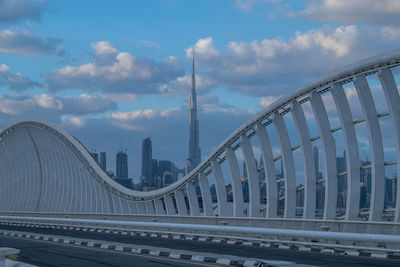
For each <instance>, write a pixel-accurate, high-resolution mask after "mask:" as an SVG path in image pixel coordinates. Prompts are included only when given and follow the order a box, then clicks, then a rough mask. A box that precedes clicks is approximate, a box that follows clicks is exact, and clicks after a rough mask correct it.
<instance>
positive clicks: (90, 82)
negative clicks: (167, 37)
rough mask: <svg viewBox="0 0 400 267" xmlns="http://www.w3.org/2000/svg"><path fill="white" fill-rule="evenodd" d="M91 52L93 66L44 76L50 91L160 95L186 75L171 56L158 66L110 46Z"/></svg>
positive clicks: (95, 47) (97, 45)
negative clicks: (164, 86)
mask: <svg viewBox="0 0 400 267" xmlns="http://www.w3.org/2000/svg"><path fill="white" fill-rule="evenodd" d="M92 48H93V54H94V58H95V61H94V62H92V63H87V64H83V65H80V66H66V67H63V68H61V69H57V70H55V71H51V72H47V73H44V76H45V77H46V80H47V85H48V87H49V89H50V90H53V91H55V90H61V89H82V90H101V91H105V92H130V93H135V94H144V93H159V92H160V90H159V87H160V85H162V84H164V83H168V82H169V81H172V80H175V79H176V78H177V77H180V76H183V74H184V69H183V64H182V63H181V62H180V61H179V60H178V59H176V58H175V57H172V56H170V57H167V58H166V59H164V60H163V61H161V62H155V61H153V60H151V59H148V58H145V57H140V56H137V55H132V54H130V53H127V52H120V51H118V50H117V49H116V47H115V46H113V45H112V44H110V43H108V42H97V43H93V44H92Z"/></svg>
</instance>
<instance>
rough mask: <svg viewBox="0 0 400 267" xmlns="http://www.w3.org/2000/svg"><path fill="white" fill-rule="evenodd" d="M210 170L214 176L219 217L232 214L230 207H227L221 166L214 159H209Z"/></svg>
mask: <svg viewBox="0 0 400 267" xmlns="http://www.w3.org/2000/svg"><path fill="white" fill-rule="evenodd" d="M211 170H212V173H213V175H214V178H215V189H216V192H217V200H218V215H219V216H220V217H222V216H232V211H231V210H230V207H228V203H227V197H226V189H225V181H224V176H223V174H222V170H221V166H220V165H219V164H218V163H217V161H216V160H212V161H211Z"/></svg>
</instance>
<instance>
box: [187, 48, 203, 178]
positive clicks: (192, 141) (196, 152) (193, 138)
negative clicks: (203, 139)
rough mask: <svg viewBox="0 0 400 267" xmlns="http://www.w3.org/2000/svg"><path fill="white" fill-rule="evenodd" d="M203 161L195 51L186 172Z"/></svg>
mask: <svg viewBox="0 0 400 267" xmlns="http://www.w3.org/2000/svg"><path fill="white" fill-rule="evenodd" d="M200 161H201V152H200V146H199V120H198V119H197V96H196V76H195V68H194V50H193V57H192V88H191V94H190V115H189V157H188V159H187V161H186V165H187V167H186V172H187V173H188V172H190V171H191V170H193V169H194V168H195V167H196V166H197V165H199V164H200Z"/></svg>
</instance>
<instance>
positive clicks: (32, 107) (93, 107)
mask: <svg viewBox="0 0 400 267" xmlns="http://www.w3.org/2000/svg"><path fill="white" fill-rule="evenodd" d="M117 108H118V105H117V102H115V101H113V100H112V99H110V98H109V97H108V96H107V95H88V94H81V95H78V96H57V95H49V94H40V95H28V94H26V95H17V96H15V95H11V96H3V97H0V111H1V112H2V113H4V114H9V115H15V116H17V115H24V114H29V116H34V117H39V118H41V117H50V118H55V117H58V116H61V115H68V114H69V115H87V114H98V113H104V112H106V111H111V110H116V109H117Z"/></svg>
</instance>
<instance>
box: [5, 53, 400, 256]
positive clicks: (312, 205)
mask: <svg viewBox="0 0 400 267" xmlns="http://www.w3.org/2000/svg"><path fill="white" fill-rule="evenodd" d="M399 65H400V50H395V51H392V52H389V53H386V54H381V55H378V56H374V57H371V58H367V59H365V60H362V61H360V62H357V63H355V64H352V65H349V66H346V67H343V68H342V69H340V70H338V71H335V72H332V73H329V74H328V75H326V76H323V77H321V78H319V79H317V80H314V81H312V82H310V83H308V84H306V85H304V86H302V87H300V88H298V89H296V90H294V91H292V92H291V93H289V94H287V95H285V96H283V97H281V98H280V99H278V100H277V101H275V102H274V103H272V104H271V105H269V106H268V107H266V108H265V109H264V110H262V111H261V112H259V113H257V114H256V115H254V116H253V117H252V118H251V119H249V120H248V121H247V122H245V123H244V124H243V125H242V126H240V127H239V128H238V129H236V130H235V131H234V132H233V133H232V134H231V135H229V136H228V137H227V138H225V140H223V141H222V142H221V143H220V144H219V145H218V147H216V149H215V150H214V151H213V152H212V153H211V154H209V155H208V156H207V158H205V159H204V160H203V161H202V162H201V163H200V164H199V165H198V166H197V167H196V168H195V169H194V170H192V171H191V172H190V173H189V174H188V175H186V176H185V177H183V178H182V179H180V180H179V181H177V182H176V183H174V184H171V185H169V186H167V187H165V188H161V189H158V190H154V191H150V192H138V191H133V190H130V189H127V188H125V187H123V186H121V185H119V184H118V183H116V182H115V181H114V180H112V179H111V178H110V177H108V176H107V174H106V173H105V172H104V171H103V170H102V169H101V168H100V166H99V165H98V164H97V163H96V161H95V160H94V159H93V158H92V157H91V155H90V153H89V152H88V150H87V149H86V148H85V147H84V146H83V145H82V144H81V143H80V142H79V141H78V140H77V139H75V138H74V137H72V136H71V135H70V134H68V133H67V132H65V131H64V130H63V129H61V128H59V127H58V126H56V125H54V124H51V123H49V122H45V121H41V120H24V121H20V122H17V123H15V124H13V125H11V126H10V127H8V128H6V129H5V130H3V131H2V132H1V133H0V184H1V187H0V212H1V214H0V215H1V216H0V222H2V223H3V224H8V225H10V224H11V225H15V224H18V225H20V224H23V225H37V226H46V227H67V228H71V229H78V228H79V229H82V228H85V229H102V230H107V229H114V230H117V231H121V230H122V231H139V232H142V233H164V234H180V235H187V236H212V237H214V238H228V239H240V240H243V239H245V240H250V241H251V242H264V243H270V244H285V245H289V246H295V247H296V246H297V247H299V246H305V247H310V248H312V247H314V248H315V247H319V248H320V249H324V248H331V249H351V250H354V251H367V252H368V253H370V254H371V253H375V252H377V253H383V254H384V255H387V256H390V255H394V254H396V253H400V250H399V249H400V236H399V231H400V223H399V220H400V194H397V196H396V199H395V205H394V208H393V207H391V208H385V206H384V198H385V167H386V166H395V168H396V169H397V173H400V96H399V92H398V85H397V84H396V80H395V78H394V75H393V71H396V70H397V69H398V66H399ZM396 68H397V69H396ZM371 77H377V78H378V79H379V84H371V82H370V80H371V79H370V78H371ZM347 87H354V88H355V92H356V95H357V98H358V100H359V104H360V106H361V110H362V114H363V116H362V117H361V118H353V114H352V109H353V108H354V107H353V106H352V105H353V102H349V100H348V97H347V96H346V90H345V88H347ZM371 88H378V89H379V90H381V91H382V92H383V95H384V97H385V100H386V104H387V105H386V106H387V109H386V110H384V111H383V112H378V110H381V106H378V109H377V105H382V103H377V102H376V99H374V96H373V95H374V94H373V93H372V91H371ZM328 98H330V99H333V101H332V103H331V102H327V100H326V99H328ZM324 99H325V100H324ZM307 106H308V107H307ZM309 107H310V108H309ZM332 113H334V114H333V115H332ZM328 114H329V115H328ZM330 116H334V117H337V118H338V119H339V121H340V125H339V126H338V127H332V126H331V119H330ZM383 118H384V119H385V123H388V122H389V123H390V127H389V128H390V129H391V131H392V139H393V140H391V141H390V142H392V143H393V144H395V145H394V147H393V150H395V153H396V159H395V160H393V161H385V153H386V151H385V149H384V145H383V137H382V129H381V126H382V124H383V123H382V121H381V120H382V119H383ZM310 121H313V122H314V123H315V125H314V126H315V127H317V129H318V135H315V136H311V134H310V132H311V131H310V128H311V127H314V126H313V125H310ZM289 123H292V124H293V125H291V126H292V127H291V128H290V125H288V124H289ZM358 124H360V125H364V126H365V127H364V128H362V129H363V132H362V133H361V134H363V135H365V136H368V140H367V143H368V147H369V151H370V155H369V158H370V164H369V165H361V162H360V160H361V159H360V153H359V147H358V141H357V140H358V139H359V138H360V132H359V131H356V126H357V125H358ZM292 128H293V129H295V131H296V132H295V135H296V136H297V140H298V144H294V142H293V140H292V139H293V138H292V136H293V134H292V133H291V132H289V130H288V129H292ZM364 129H365V130H364ZM338 134H341V135H342V136H343V141H340V140H339V139H337V137H336V136H337V135H338ZM274 136H275V137H276V138H274ZM315 142H319V143H320V145H321V148H322V155H323V157H322V158H323V162H324V167H325V168H324V170H323V177H322V178H321V177H318V176H319V175H318V173H317V172H316V169H315V155H314V153H313V146H314V144H315ZM276 147H277V148H279V149H278V152H277V151H276V149H274V148H276ZM341 147H343V148H344V150H345V151H346V158H345V160H346V166H347V168H346V170H345V171H344V172H338V170H337V166H336V155H337V151H339V150H340V149H339V148H341ZM255 150H259V151H261V155H262V159H263V162H264V164H263V166H262V167H259V166H257V164H256V159H255V153H254V151H255ZM296 151H297V152H296ZM298 152H300V154H301V162H296V163H295V157H294V153H298ZM239 159H240V160H241V159H243V161H244V163H245V171H246V173H247V176H246V177H244V176H243V175H242V174H241V170H240V167H239V162H240V160H239ZM280 162H281V163H282V168H283V174H284V175H280V174H279V173H278V172H277V171H276V164H278V163H280ZM299 165H301V166H302V169H303V170H304V175H303V177H304V178H303V179H304V185H303V186H302V187H299V186H297V185H298V180H299V172H298V171H296V168H297V166H299ZM362 170H369V171H370V173H371V183H372V186H371V195H370V204H369V206H368V207H367V208H366V209H360V197H361V194H360V191H361V185H360V172H361V171H362ZM262 172H263V173H265V177H262V179H260V173H262ZM339 177H345V179H344V181H345V183H346V185H345V187H346V188H347V194H346V195H344V196H343V198H344V203H345V207H344V208H343V210H341V209H340V208H339V207H337V203H338V178H339ZM263 183H265V188H266V189H265V190H266V194H265V195H266V199H265V200H263V199H262V198H261V194H260V188H261V187H262V184H263ZM396 184H397V185H396V186H397V188H396V190H397V192H400V183H398V182H397V183H396ZM321 185H323V188H324V198H323V208H322V209H320V210H317V204H316V202H317V201H316V200H317V187H318V186H321ZM278 186H279V190H277V188H278ZM211 187H212V188H213V189H214V188H215V192H214V190H211V189H210V188H211ZM244 188H246V190H248V199H247V197H246V195H245V194H244V193H243V192H244V190H243V189H244ZM299 192H302V193H303V195H304V204H302V205H301V207H298V205H297V207H296V194H298V193H299ZM299 208H300V209H299ZM299 210H300V211H301V212H299ZM389 219H390V220H389ZM360 253H361V252H360Z"/></svg>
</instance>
